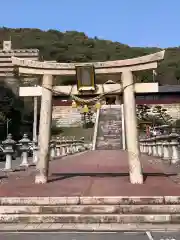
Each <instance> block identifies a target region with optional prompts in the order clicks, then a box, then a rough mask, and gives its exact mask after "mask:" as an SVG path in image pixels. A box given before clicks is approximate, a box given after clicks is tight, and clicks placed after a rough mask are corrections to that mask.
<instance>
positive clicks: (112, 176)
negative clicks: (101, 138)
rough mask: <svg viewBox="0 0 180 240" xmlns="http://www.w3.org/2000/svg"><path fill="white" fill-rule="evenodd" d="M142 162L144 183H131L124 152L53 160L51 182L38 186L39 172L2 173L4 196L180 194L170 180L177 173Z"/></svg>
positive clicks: (144, 159) (1, 192)
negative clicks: (36, 175)
mask: <svg viewBox="0 0 180 240" xmlns="http://www.w3.org/2000/svg"><path fill="white" fill-rule="evenodd" d="M149 159H150V158H149V157H145V156H143V157H142V158H141V162H142V165H143V172H144V180H145V181H144V184H143V185H132V184H130V182H129V175H128V162H127V154H126V152H124V151H109V150H105V151H93V152H92V151H91V152H86V153H84V154H81V155H77V156H73V157H72V156H70V157H66V158H64V159H58V160H53V161H51V163H50V177H49V183H48V184H44V185H35V184H34V176H35V169H34V168H33V167H31V168H30V169H29V170H28V171H27V170H26V171H20V172H13V173H8V174H7V175H6V174H5V173H3V172H2V173H1V184H0V196H7V197H8V196H25V197H26V196H27V197H29V196H117V195H119V196H129V195H131V196H133V195H134V196H166V195H172V196H176V195H180V185H179V184H176V183H175V182H173V181H172V180H171V179H170V176H175V175H176V174H175V173H174V172H173V171H172V169H169V168H166V169H165V168H164V167H162V166H161V164H160V163H158V161H157V163H156V164H151V163H149Z"/></svg>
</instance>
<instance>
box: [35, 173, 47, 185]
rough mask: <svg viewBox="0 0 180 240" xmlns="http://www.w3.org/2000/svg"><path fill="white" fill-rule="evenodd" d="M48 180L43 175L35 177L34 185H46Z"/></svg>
mask: <svg viewBox="0 0 180 240" xmlns="http://www.w3.org/2000/svg"><path fill="white" fill-rule="evenodd" d="M47 181H48V178H47V177H46V176H45V175H37V176H35V183H36V184H45V183H47Z"/></svg>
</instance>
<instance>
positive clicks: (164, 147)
mask: <svg viewBox="0 0 180 240" xmlns="http://www.w3.org/2000/svg"><path fill="white" fill-rule="evenodd" d="M179 137H180V136H179V134H177V133H176V131H175V129H172V132H171V133H170V134H166V133H164V134H162V135H157V136H155V137H151V138H144V139H140V152H141V153H142V154H148V155H149V156H153V157H159V158H162V160H163V161H168V162H170V163H177V162H178V161H180V155H179Z"/></svg>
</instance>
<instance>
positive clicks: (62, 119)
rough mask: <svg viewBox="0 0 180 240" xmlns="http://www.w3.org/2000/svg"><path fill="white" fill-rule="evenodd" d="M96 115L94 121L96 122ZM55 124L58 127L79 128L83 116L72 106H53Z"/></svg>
mask: <svg viewBox="0 0 180 240" xmlns="http://www.w3.org/2000/svg"><path fill="white" fill-rule="evenodd" d="M95 116H96V115H95V114H94V117H93V121H95ZM52 118H53V123H54V124H55V125H56V126H57V127H70V126H71V127H79V126H81V114H80V112H79V110H78V109H76V108H72V106H53V113H52Z"/></svg>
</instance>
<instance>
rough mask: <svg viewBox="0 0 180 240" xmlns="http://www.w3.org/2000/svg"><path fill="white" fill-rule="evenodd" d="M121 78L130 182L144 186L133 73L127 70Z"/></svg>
mask: <svg viewBox="0 0 180 240" xmlns="http://www.w3.org/2000/svg"><path fill="white" fill-rule="evenodd" d="M121 78H122V86H123V100H124V119H125V134H126V144H127V151H128V162H129V176H130V182H131V183H133V184H142V183H143V173H142V166H141V161H140V152H139V139H138V138H139V137H138V130H137V117H136V103H135V93H134V82H133V73H132V72H131V71H129V70H125V71H123V72H122V77H121Z"/></svg>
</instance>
